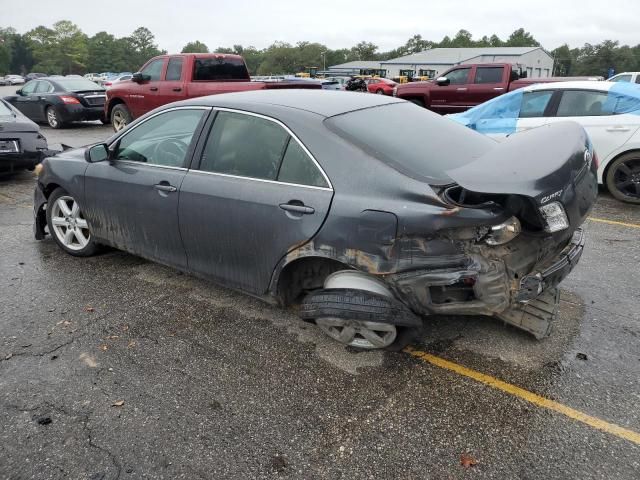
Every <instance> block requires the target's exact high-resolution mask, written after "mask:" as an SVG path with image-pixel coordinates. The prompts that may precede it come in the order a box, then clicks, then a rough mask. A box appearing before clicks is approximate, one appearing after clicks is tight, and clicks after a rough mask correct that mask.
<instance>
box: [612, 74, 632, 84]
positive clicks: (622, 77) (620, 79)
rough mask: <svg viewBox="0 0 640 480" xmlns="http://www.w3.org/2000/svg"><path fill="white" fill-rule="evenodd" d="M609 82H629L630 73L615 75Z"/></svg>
mask: <svg viewBox="0 0 640 480" xmlns="http://www.w3.org/2000/svg"><path fill="white" fill-rule="evenodd" d="M609 81H610V82H631V75H617V76H615V77H613V78H612V79H611V80H609Z"/></svg>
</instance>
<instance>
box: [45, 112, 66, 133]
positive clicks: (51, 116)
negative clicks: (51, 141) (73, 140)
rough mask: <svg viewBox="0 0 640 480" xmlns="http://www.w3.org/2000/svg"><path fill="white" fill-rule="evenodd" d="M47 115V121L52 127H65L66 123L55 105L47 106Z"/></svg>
mask: <svg viewBox="0 0 640 480" xmlns="http://www.w3.org/2000/svg"><path fill="white" fill-rule="evenodd" d="M45 114H46V117H47V123H48V124H49V126H50V127H51V128H62V127H64V123H63V122H62V120H60V116H59V115H58V112H56V109H55V108H53V107H47V110H46V111H45Z"/></svg>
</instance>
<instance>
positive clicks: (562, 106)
mask: <svg viewBox="0 0 640 480" xmlns="http://www.w3.org/2000/svg"><path fill="white" fill-rule="evenodd" d="M613 106H614V105H612V102H607V94H606V93H604V92H597V91H594V90H565V91H563V92H562V97H561V98H560V103H559V104H558V112H557V113H556V116H558V117H589V116H597V115H611V114H612V113H613Z"/></svg>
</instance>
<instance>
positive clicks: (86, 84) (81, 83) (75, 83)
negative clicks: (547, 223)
mask: <svg viewBox="0 0 640 480" xmlns="http://www.w3.org/2000/svg"><path fill="white" fill-rule="evenodd" d="M56 83H57V84H58V85H60V86H61V87H62V88H63V89H64V90H65V91H67V92H81V91H83V90H104V89H103V88H102V87H101V86H100V85H98V84H97V83H95V82H92V81H90V80H87V79H86V78H65V79H62V78H61V79H56Z"/></svg>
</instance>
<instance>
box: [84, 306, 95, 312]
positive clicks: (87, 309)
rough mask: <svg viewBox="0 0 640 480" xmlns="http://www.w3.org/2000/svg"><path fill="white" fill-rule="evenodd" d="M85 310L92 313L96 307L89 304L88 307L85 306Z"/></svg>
mask: <svg viewBox="0 0 640 480" xmlns="http://www.w3.org/2000/svg"><path fill="white" fill-rule="evenodd" d="M84 311H85V312H89V313H91V312H94V311H95V308H93V307H89V306H86V307H84Z"/></svg>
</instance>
